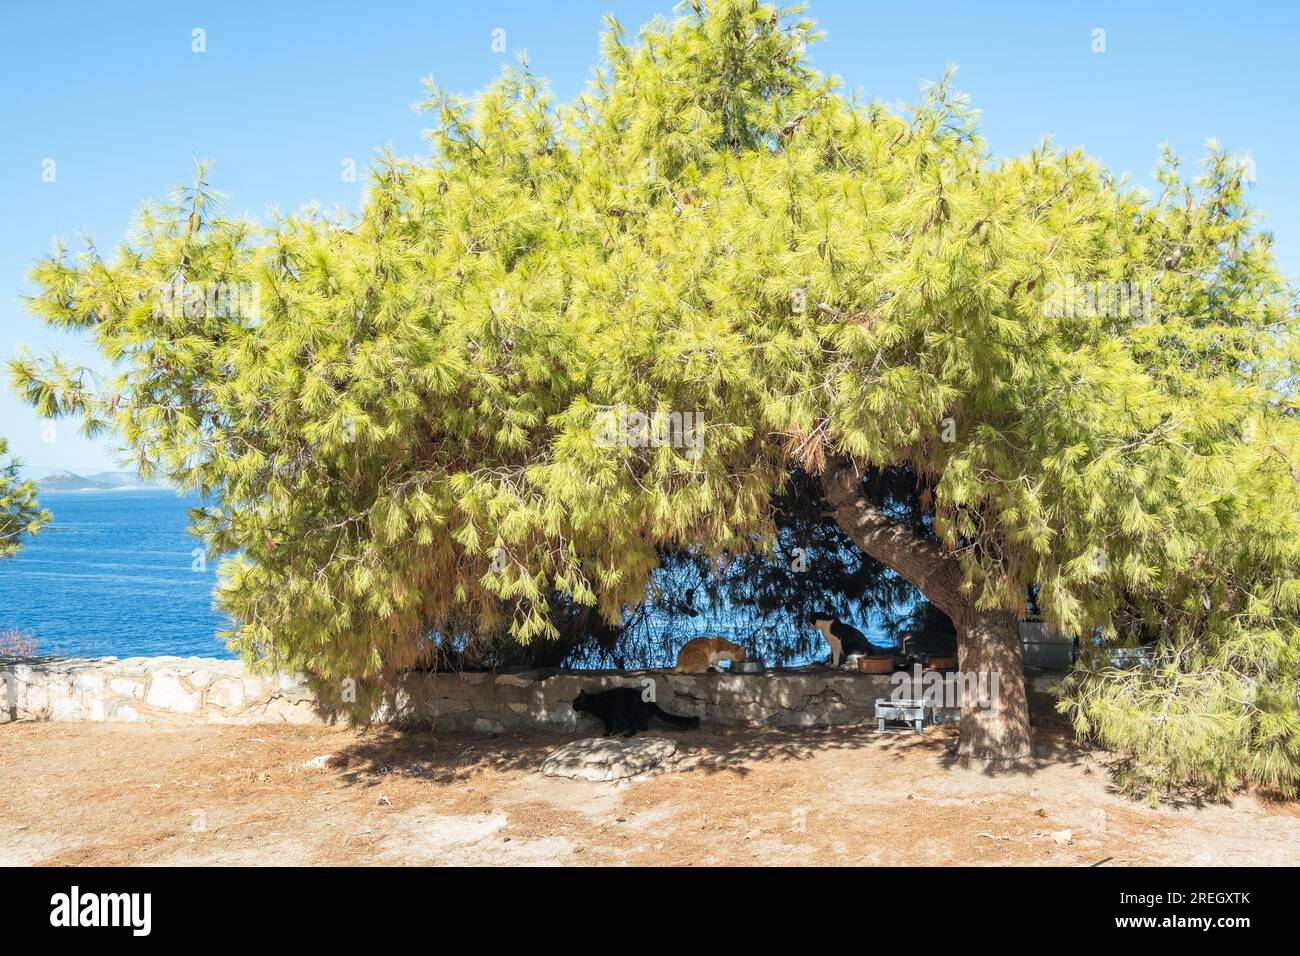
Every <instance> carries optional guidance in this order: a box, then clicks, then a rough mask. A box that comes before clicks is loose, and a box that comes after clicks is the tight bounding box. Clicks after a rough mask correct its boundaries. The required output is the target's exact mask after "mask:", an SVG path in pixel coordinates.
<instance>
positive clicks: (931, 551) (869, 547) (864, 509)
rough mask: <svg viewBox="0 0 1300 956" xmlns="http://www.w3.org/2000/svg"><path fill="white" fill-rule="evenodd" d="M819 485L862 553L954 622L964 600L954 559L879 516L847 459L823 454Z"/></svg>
mask: <svg viewBox="0 0 1300 956" xmlns="http://www.w3.org/2000/svg"><path fill="white" fill-rule="evenodd" d="M822 488H823V490H824V491H825V492H826V500H827V501H828V502H829V503H830V505H831V508H832V509H833V515H834V518H835V521H836V523H837V524H839V526H840V528H842V529H843V530H844V533H845V534H847V535H849V537H851V538H852V539H853V540H854V542H856V544H857V545H858V547H860V548H861V549H862V550H863V551H865V552H866V553H867V554H869V555H871V556H872V557H873V558H875V559H876V560H877V561H880V562H881V563H882V564H886V565H888V566H889V567H891V568H893V569H894V570H895V571H897V572H898V573H899V574H901V575H902V576H903V577H904V578H906V579H907V580H908V581H910V582H911V583H912V584H913V585H915V586H916V587H917V588H918V589H919V590H920V591H921V593H922V594H924V595H925V596H926V598H927V599H929V600H930V602H931V603H933V604H935V605H937V606H938V607H939V608H940V610H942V611H943V612H944V613H945V614H947V615H948V616H949V617H950V618H952V619H953V620H954V621H957V620H958V619H959V618H960V617H962V616H963V613H962V612H963V608H964V607H965V605H966V602H964V601H962V599H961V593H960V585H961V569H960V568H959V567H958V564H957V559H956V558H954V557H953V556H952V555H950V554H948V553H946V552H945V551H944V550H943V549H942V548H941V547H939V546H938V545H937V544H935V543H934V542H933V541H927V540H926V539H924V538H922V537H919V536H918V535H917V534H916V533H915V532H914V531H912V530H911V529H910V528H908V527H906V526H905V525H903V524H900V523H899V522H897V521H895V520H893V519H892V518H890V517H888V516H887V515H885V514H884V513H883V512H882V511H881V510H880V509H879V508H877V507H876V506H875V505H873V504H872V503H871V502H870V501H869V500H868V499H867V496H866V495H865V494H864V493H863V491H862V471H861V470H860V469H859V468H858V466H857V464H856V462H854V461H853V459H852V458H850V457H848V456H844V455H836V456H834V457H831V458H828V459H827V462H826V470H825V471H824V472H823V473H822Z"/></svg>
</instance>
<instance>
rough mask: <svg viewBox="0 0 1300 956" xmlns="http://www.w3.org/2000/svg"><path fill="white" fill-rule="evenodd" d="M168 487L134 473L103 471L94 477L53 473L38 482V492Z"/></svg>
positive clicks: (138, 489)
mask: <svg viewBox="0 0 1300 956" xmlns="http://www.w3.org/2000/svg"><path fill="white" fill-rule="evenodd" d="M166 487H168V486H167V485H164V484H161V483H159V482H156V481H145V480H144V479H143V478H141V477H140V476H139V475H137V474H136V473H135V472H133V471H101V472H97V473H95V474H93V475H74V474H73V473H72V472H70V471H52V472H50V473H49V474H48V475H46V476H45V477H44V478H40V479H37V481H36V489H37V491H140V490H142V489H146V488H166Z"/></svg>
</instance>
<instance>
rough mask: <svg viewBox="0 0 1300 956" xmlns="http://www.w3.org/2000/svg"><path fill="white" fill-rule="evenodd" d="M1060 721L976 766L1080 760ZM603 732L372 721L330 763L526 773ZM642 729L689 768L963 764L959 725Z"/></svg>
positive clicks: (368, 771) (442, 778) (1023, 767)
mask: <svg viewBox="0 0 1300 956" xmlns="http://www.w3.org/2000/svg"><path fill="white" fill-rule="evenodd" d="M1062 725H1063V726H1064V728H1065V730H1066V731H1068V724H1063V722H1061V721H1056V722H1050V723H1049V722H1044V723H1043V724H1042V725H1036V726H1035V731H1036V746H1035V755H1034V759H1033V760H1032V761H1027V762H1025V763H1023V764H1019V765H1014V766H1009V767H1003V766H996V765H989V766H981V764H983V763H984V762H978V763H976V764H975V766H976V767H978V768H980V769H983V771H984V772H985V773H987V774H989V775H998V774H1005V773H1014V774H1022V775H1023V774H1032V773H1035V772H1037V771H1038V770H1039V769H1041V768H1043V767H1045V766H1048V765H1059V764H1061V763H1063V762H1064V763H1067V764H1070V765H1074V764H1078V763H1081V762H1083V761H1084V760H1085V759H1086V757H1087V755H1088V754H1089V751H1088V750H1087V749H1086V748H1085V747H1081V746H1079V745H1078V744H1076V743H1074V742H1073V735H1072V733H1068V732H1067V733H1062ZM599 736H601V731H600V727H599V725H598V724H597V723H596V722H592V723H591V724H590V725H588V724H586V723H585V722H584V723H583V724H580V725H579V727H578V728H577V729H576V730H574V731H572V732H569V733H564V732H557V731H550V730H545V729H537V730H528V731H517V732H509V731H507V732H502V733H491V734H488V733H468V732H461V731H441V732H440V731H438V730H437V729H436V728H435V729H433V730H429V729H393V728H384V729H375V730H371V731H369V732H367V733H366V734H364V735H363V736H362V737H361V738H360V739H358V740H356V741H355V742H354V743H352V744H350V745H348V746H347V747H345V748H343V749H342V750H341V751H340V752H339V753H337V754H336V755H335V756H334V759H333V761H332V765H333V766H335V767H336V768H338V769H340V770H342V771H343V773H342V777H343V779H344V780H346V781H348V782H357V783H359V782H363V781H367V780H369V779H371V778H373V777H374V776H376V775H384V774H390V773H396V774H403V775H409V776H418V777H423V778H426V779H430V780H433V781H435V782H440V783H454V782H458V781H464V780H467V779H469V778H470V777H472V776H473V775H474V774H477V773H481V772H484V771H495V772H515V773H529V772H534V771H537V770H538V768H539V767H540V766H541V763H542V761H543V760H544V759H545V758H546V757H547V756H548V755H550V754H551V753H552V751H554V750H555V749H556V748H557V747H560V746H562V745H564V744H566V743H569V742H571V741H574V740H581V739H585V738H589V737H599ZM643 736H654V737H667V738H670V739H672V740H675V741H677V743H678V746H679V753H681V755H682V756H683V757H684V758H686V759H688V760H689V769H690V771H691V772H697V773H705V774H731V775H735V776H741V777H743V776H746V775H748V774H749V773H750V772H751V765H752V764H755V763H761V762H771V761H779V762H798V761H805V760H809V759H811V758H812V757H814V756H815V755H817V754H820V753H826V752H829V751H854V750H872V751H875V752H876V753H880V752H884V753H886V754H887V755H889V756H890V757H892V759H894V760H896V761H899V762H900V763H902V762H904V761H909V760H915V759H934V758H939V760H940V765H941V766H942V767H944V768H951V767H954V766H963V765H964V764H965V763H966V762H964V761H962V760H961V758H959V757H958V756H957V753H956V751H957V729H956V726H955V725H941V726H938V727H930V728H927V729H926V730H925V731H923V732H921V733H916V732H914V731H912V730H909V729H906V728H898V729H894V728H890V729H887V730H885V731H884V732H881V731H879V730H878V729H877V727H876V724H875V723H874V722H873V723H869V724H868V723H863V724H849V725H842V726H837V727H809V728H777V727H744V726H735V725H723V724H712V725H711V724H708V723H707V722H706V723H705V724H704V725H703V726H702V727H700V728H699V729H696V730H680V729H677V728H671V727H665V726H663V725H661V724H658V723H657V722H656V723H653V724H652V725H651V728H650V730H649V731H648V732H647V733H645V734H643Z"/></svg>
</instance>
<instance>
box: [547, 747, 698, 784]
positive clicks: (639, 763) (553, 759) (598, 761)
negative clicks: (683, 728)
mask: <svg viewBox="0 0 1300 956" xmlns="http://www.w3.org/2000/svg"><path fill="white" fill-rule="evenodd" d="M676 754H677V742H676V741H675V740H669V739H667V738H665V737H587V738H585V739H583V740H575V741H573V742H572V743H567V744H565V745H564V746H563V747H557V748H556V749H555V750H553V751H551V753H550V755H549V756H548V757H547V758H546V759H545V760H543V761H542V765H541V768H540V769H541V771H542V773H543V774H545V775H546V776H548V777H570V778H572V779H574V780H623V779H625V778H627V777H635V776H637V775H638V774H643V773H649V772H650V771H655V770H665V769H667V768H668V767H669V766H670V765H671V764H672V762H673V759H674V757H675V756H676Z"/></svg>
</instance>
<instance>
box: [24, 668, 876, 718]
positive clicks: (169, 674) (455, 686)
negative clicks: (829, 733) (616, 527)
mask: <svg viewBox="0 0 1300 956" xmlns="http://www.w3.org/2000/svg"><path fill="white" fill-rule="evenodd" d="M647 680H652V681H654V684H655V698H656V700H657V701H658V703H659V705H660V706H661V707H663V708H664V709H665V710H668V711H671V712H673V713H677V714H683V715H696V716H699V717H701V718H703V719H704V720H706V721H714V722H719V723H729V724H764V725H768V726H773V727H821V726H833V725H838V724H851V723H859V722H863V721H870V720H873V719H874V714H875V708H874V703H875V700H876V699H877V698H879V697H888V696H889V695H890V693H891V691H892V690H893V685H892V684H891V681H890V678H889V677H888V676H880V675H866V674H855V673H848V672H839V673H832V672H830V671H827V670H809V671H777V672H771V673H767V674H754V675H730V674H701V675H684V674H669V673H665V672H662V671H639V672H621V673H613V672H598V671H557V670H550V671H525V672H519V673H501V674H492V673H484V672H465V673H439V674H408V675H405V677H404V678H403V679H402V680H401V681H400V683H399V684H397V685H396V686H394V687H393V688H392V689H391V690H390V691H389V692H388V693H387V694H386V695H385V697H384V700H383V702H382V703H381V704H380V705H379V707H378V708H377V709H376V710H375V712H374V719H375V720H376V721H377V722H380V723H391V724H402V725H420V726H435V727H439V728H444V729H452V730H456V729H460V730H478V731H501V730H515V729H522V728H528V727H539V726H542V727H553V728H555V729H559V730H564V731H571V730H575V729H578V728H579V727H580V726H581V727H582V728H585V729H591V728H593V727H595V726H598V725H597V724H596V723H595V722H594V721H592V720H591V718H582V719H581V721H582V722H581V724H580V723H579V715H576V714H575V713H574V711H573V708H572V706H570V702H571V701H572V700H573V698H574V697H576V696H577V695H578V691H580V690H584V689H585V690H587V691H599V690H605V689H608V688H611V687H643V686H644V682H645V681H647ZM0 682H3V686H0V721H2V720H14V719H18V720H56V721H79V720H97V721H145V722H152V723H168V724H185V723H213V724H257V723H291V724H322V723H331V722H335V721H336V720H339V719H341V718H340V717H339V715H338V714H337V713H336V712H334V711H333V709H332V708H331V707H329V706H327V705H325V704H322V703H321V702H320V700H319V698H318V696H317V695H316V694H315V693H314V692H313V691H312V689H311V687H310V686H309V685H308V683H307V681H306V680H305V679H303V678H301V677H295V676H291V675H286V674H281V675H278V676H263V675H257V674H250V673H249V672H247V671H246V669H245V668H244V665H243V664H242V663H240V662H238V661H228V660H216V659H212V658H181V657H129V658H125V659H121V660H119V659H117V658H112V657H106V658H0Z"/></svg>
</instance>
